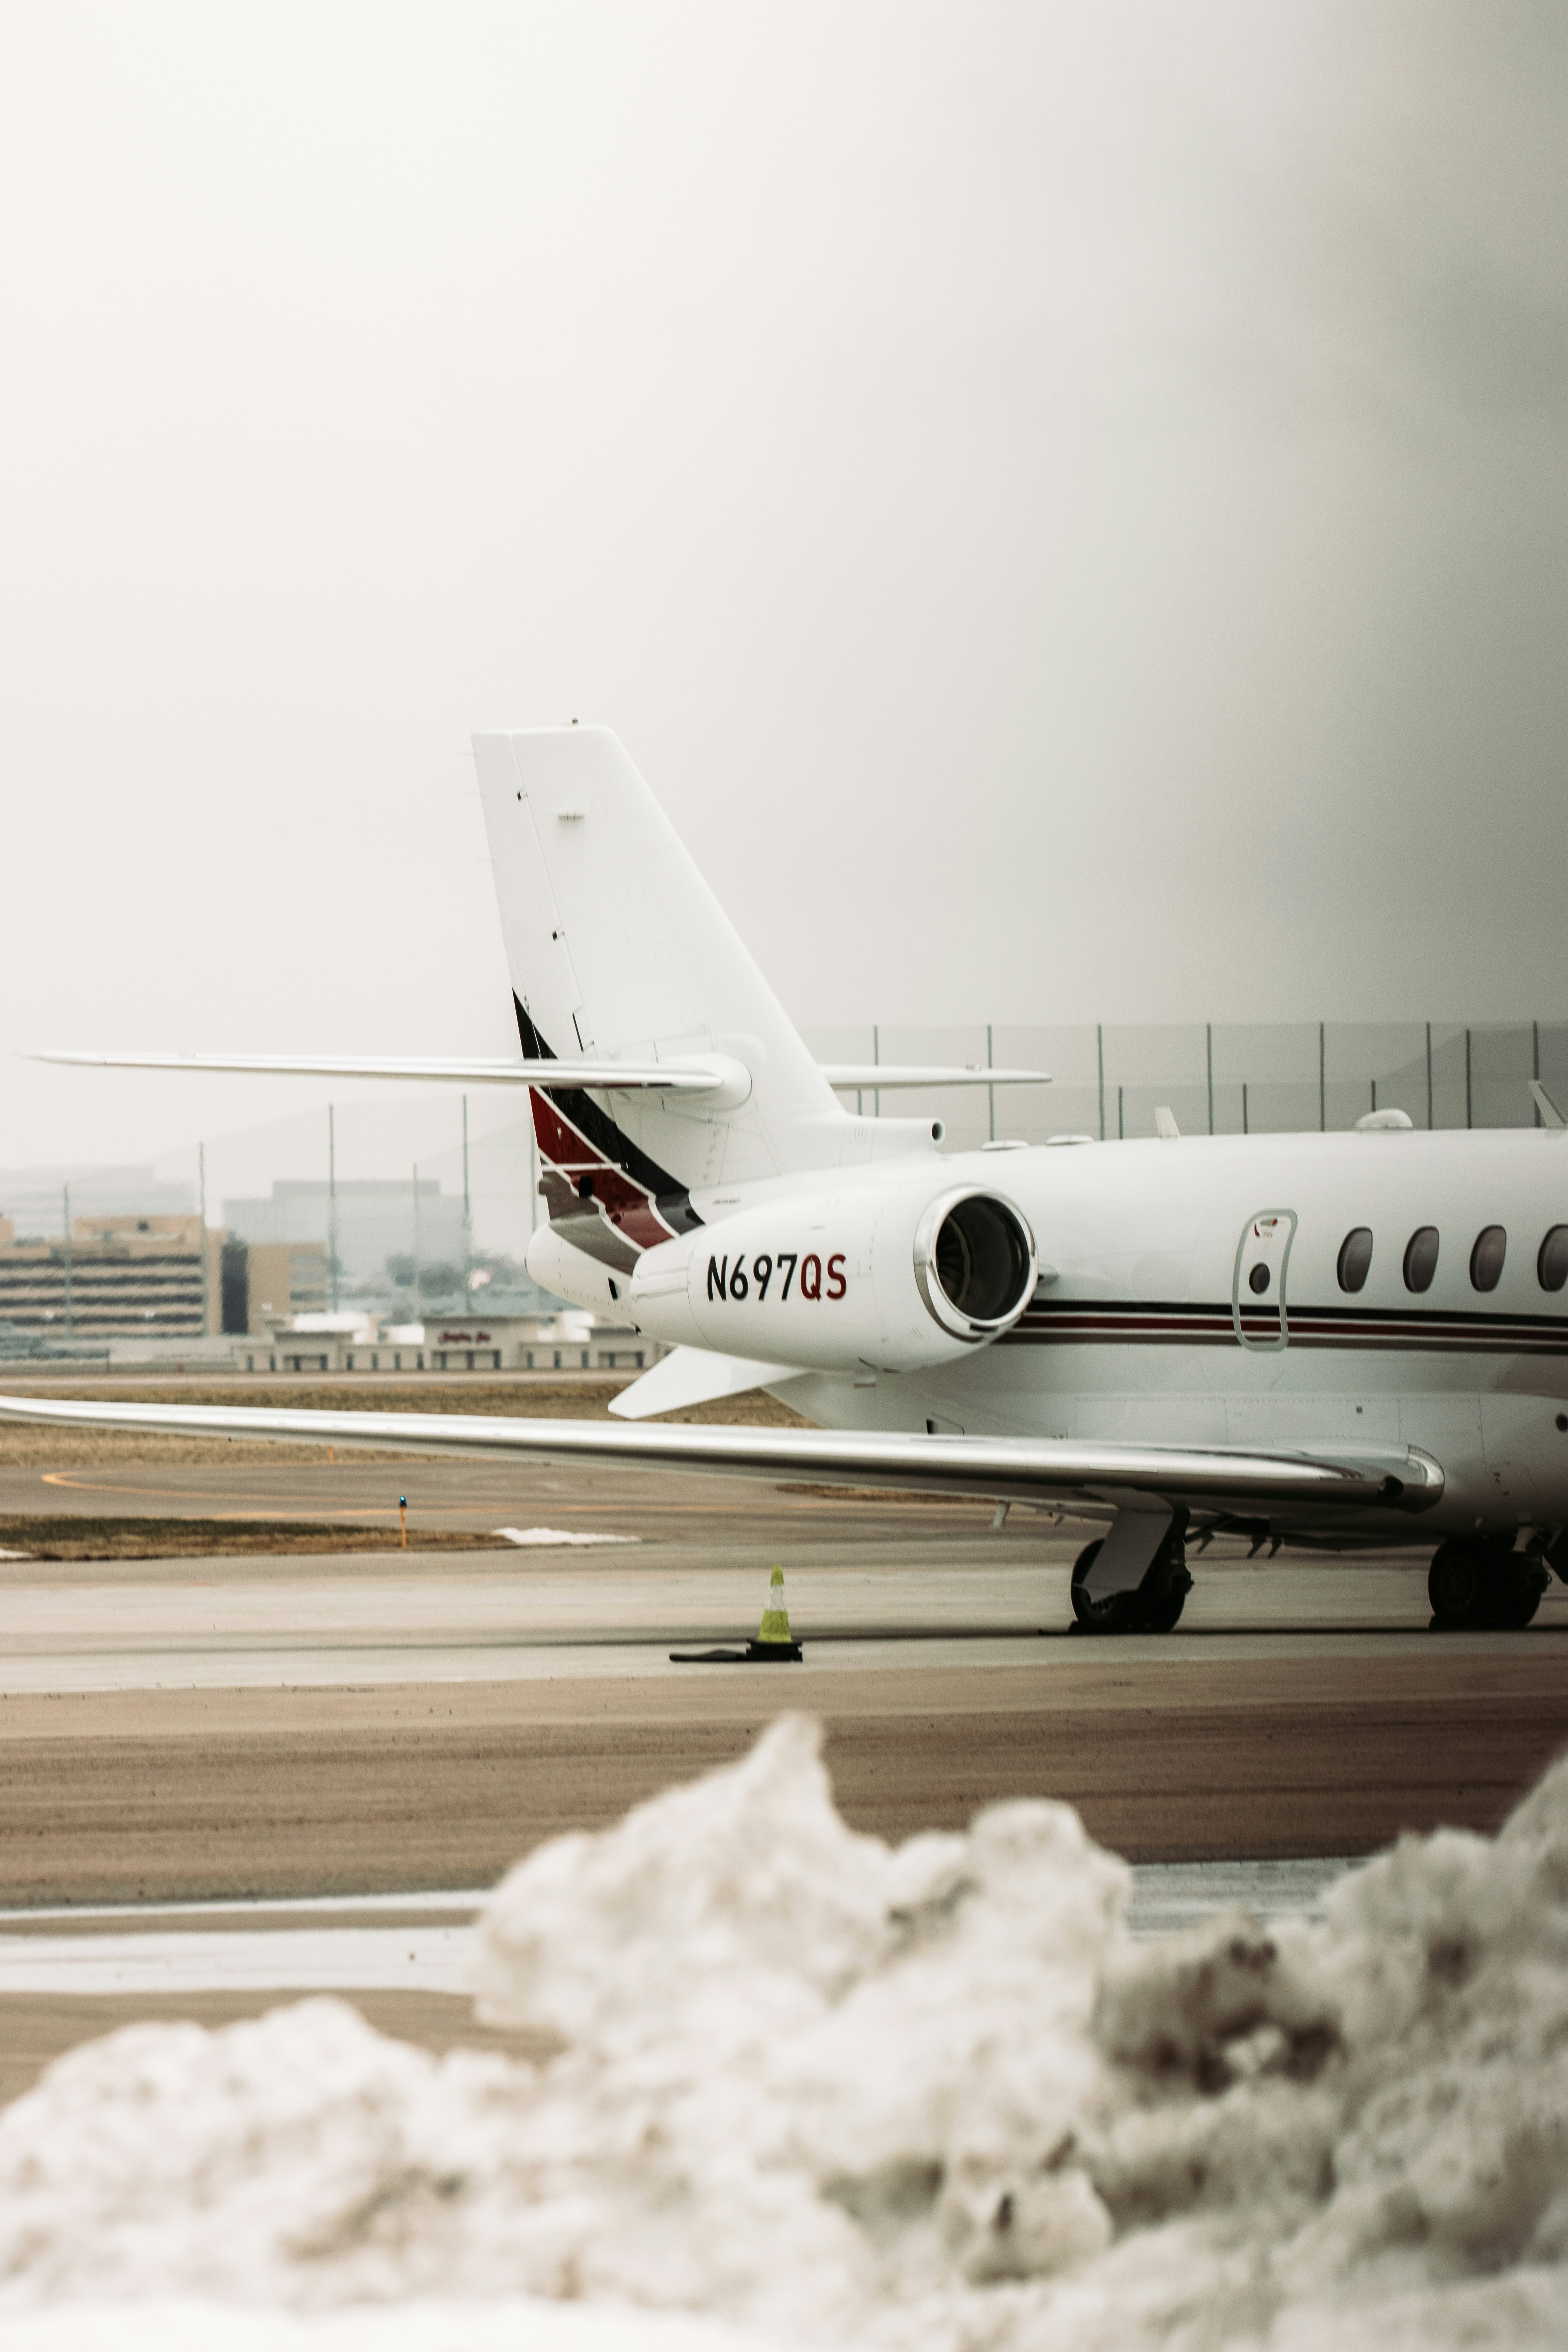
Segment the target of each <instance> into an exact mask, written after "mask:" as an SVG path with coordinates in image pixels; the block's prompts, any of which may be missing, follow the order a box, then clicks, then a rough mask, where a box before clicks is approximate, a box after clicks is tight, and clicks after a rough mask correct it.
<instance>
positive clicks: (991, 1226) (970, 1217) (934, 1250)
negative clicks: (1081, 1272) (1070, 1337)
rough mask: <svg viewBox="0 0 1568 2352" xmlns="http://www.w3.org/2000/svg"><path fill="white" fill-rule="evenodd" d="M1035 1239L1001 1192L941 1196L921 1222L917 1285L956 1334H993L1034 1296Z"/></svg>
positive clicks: (975, 1336)
mask: <svg viewBox="0 0 1568 2352" xmlns="http://www.w3.org/2000/svg"><path fill="white" fill-rule="evenodd" d="M1037 1272H1038V1269H1037V1263H1036V1255H1035V1239H1034V1235H1033V1234H1031V1233H1030V1231H1029V1227H1028V1223H1027V1221H1026V1218H1025V1217H1024V1215H1023V1213H1022V1212H1021V1211H1020V1210H1018V1209H1016V1208H1015V1207H1014V1206H1013V1204H1012V1202H1010V1201H1004V1200H1002V1199H1000V1198H999V1197H998V1196H997V1195H996V1194H995V1193H994V1192H970V1191H963V1192H942V1193H939V1195H938V1196H937V1198H936V1199H935V1200H934V1201H932V1202H931V1204H930V1206H929V1207H928V1208H927V1210H926V1212H925V1214H924V1215H923V1216H922V1217H921V1220H920V1223H919V1224H918V1225H917V1226H916V1227H915V1282H916V1284H917V1286H919V1289H920V1294H921V1298H922V1299H923V1300H924V1301H925V1305H926V1309H927V1312H928V1313H929V1314H930V1315H931V1318H933V1320H934V1321H936V1322H938V1323H940V1324H941V1326H942V1329H943V1330H944V1331H951V1332H952V1334H953V1336H954V1337H955V1338H956V1339H972V1340H976V1341H979V1340H984V1339H994V1338H995V1337H996V1335H997V1333H998V1332H999V1331H1005V1329H1006V1328H1008V1326H1009V1325H1010V1324H1012V1323H1014V1322H1016V1319H1017V1318H1018V1317H1019V1315H1020V1314H1022V1312H1023V1310H1024V1308H1025V1307H1026V1306H1027V1305H1028V1302H1029V1300H1030V1298H1031V1297H1032V1296H1033V1294H1034V1288H1035V1283H1036V1279H1037Z"/></svg>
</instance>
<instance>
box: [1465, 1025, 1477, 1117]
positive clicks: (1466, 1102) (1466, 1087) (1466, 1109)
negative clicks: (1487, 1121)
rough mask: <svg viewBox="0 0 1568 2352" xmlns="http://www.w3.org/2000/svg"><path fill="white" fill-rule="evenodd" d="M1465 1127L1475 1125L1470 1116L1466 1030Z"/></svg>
mask: <svg viewBox="0 0 1568 2352" xmlns="http://www.w3.org/2000/svg"><path fill="white" fill-rule="evenodd" d="M1465 1125H1466V1126H1467V1127H1473V1126H1474V1125H1475V1120H1474V1119H1473V1118H1471V1116H1470V1033H1469V1031H1468V1029H1467V1030H1466V1032H1465Z"/></svg>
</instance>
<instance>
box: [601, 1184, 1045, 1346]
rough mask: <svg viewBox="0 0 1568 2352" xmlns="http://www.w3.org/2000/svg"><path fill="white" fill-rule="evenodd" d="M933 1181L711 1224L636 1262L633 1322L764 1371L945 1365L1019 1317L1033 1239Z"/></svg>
mask: <svg viewBox="0 0 1568 2352" xmlns="http://www.w3.org/2000/svg"><path fill="white" fill-rule="evenodd" d="M930 1183H931V1175H930V1171H922V1172H921V1179H920V1181H919V1183H918V1185H916V1184H911V1183H910V1182H909V1181H905V1182H903V1183H899V1184H891V1183H889V1184H881V1185H868V1186H864V1187H862V1186H858V1185H857V1186H853V1187H851V1186H845V1187H843V1188H842V1189H839V1190H835V1191H825V1192H821V1193H819V1194H794V1195H791V1196H789V1197H787V1198H781V1199H780V1200H777V1201H773V1202H765V1203H759V1204H758V1205H757V1206H756V1207H754V1208H750V1209H743V1210H742V1211H741V1212H740V1213H739V1214H738V1215H736V1216H733V1217H727V1218H725V1219H724V1221H723V1222H722V1223H718V1224H712V1225H703V1226H701V1227H700V1228H699V1229H698V1230H697V1231H696V1232H694V1233H691V1234H682V1235H681V1236H680V1237H679V1240H676V1241H672V1242H665V1243H663V1244H660V1246H659V1247H658V1248H657V1249H651V1250H649V1251H647V1253H646V1255H644V1256H643V1257H642V1258H640V1259H639V1260H638V1262H637V1269H636V1271H635V1273H634V1274H633V1275H632V1276H631V1279H630V1282H629V1284H628V1286H627V1289H626V1307H627V1310H628V1311H629V1313H630V1315H631V1317H632V1319H633V1321H634V1322H635V1323H637V1326H638V1328H640V1329H642V1330H644V1331H647V1332H649V1333H651V1335H652V1336H653V1337H654V1338H655V1339H664V1340H667V1341H668V1342H669V1343H670V1344H671V1345H674V1346H684V1347H700V1348H713V1349H719V1350H721V1352H722V1353H723V1354H725V1355H731V1356H748V1357H752V1358H754V1359H755V1360H758V1361H760V1362H763V1363H773V1364H799V1365H801V1366H803V1367H805V1368H809V1369H811V1370H816V1371H853V1370H858V1368H859V1367H860V1366H861V1365H872V1366H874V1367H876V1369H878V1370H882V1371H915V1370H920V1369H921V1367H922V1366H925V1365H931V1364H943V1363H951V1362H952V1361H954V1360H956V1359H958V1358H959V1357H962V1356H964V1355H967V1354H968V1353H970V1352H971V1350H972V1349H975V1348H978V1347H984V1345H985V1343H986V1342H987V1341H988V1340H991V1339H997V1338H999V1337H1000V1336H1001V1334H1002V1333H1003V1332H1004V1331H1008V1330H1011V1328H1012V1327H1013V1325H1014V1324H1015V1323H1016V1321H1017V1319H1018V1318H1019V1316H1020V1315H1022V1313H1023V1312H1024V1309H1025V1307H1026V1306H1027V1305H1028V1303H1029V1301H1030V1299H1031V1298H1032V1297H1033V1296H1034V1291H1035V1283H1036V1279H1037V1260H1036V1252H1035V1239H1034V1235H1033V1234H1032V1233H1031V1232H1030V1230H1029V1223H1028V1220H1027V1218H1026V1216H1025V1215H1024V1213H1023V1212H1022V1210H1021V1209H1019V1208H1017V1207H1016V1205H1015V1204H1014V1202H1011V1201H1008V1200H1005V1199H1004V1198H1003V1197H1002V1195H1001V1194H1000V1193H997V1192H986V1191H983V1190H982V1189H980V1188H979V1187H978V1186H975V1185H970V1184H961V1185H954V1186H951V1187H949V1188H947V1189H946V1190H944V1191H942V1192H937V1193H935V1194H932V1193H931V1192H930V1190H929V1187H930Z"/></svg>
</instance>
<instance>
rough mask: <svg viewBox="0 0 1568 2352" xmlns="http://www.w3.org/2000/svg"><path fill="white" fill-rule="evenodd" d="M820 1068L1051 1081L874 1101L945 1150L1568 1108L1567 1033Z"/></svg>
mask: <svg viewBox="0 0 1568 2352" xmlns="http://www.w3.org/2000/svg"><path fill="white" fill-rule="evenodd" d="M805 1035H806V1042H807V1043H808V1045H810V1046H811V1048H812V1050H813V1052H814V1053H816V1055H818V1057H819V1058H820V1059H821V1060H823V1061H825V1062H826V1061H837V1062H847V1061H856V1062H868V1061H872V1060H877V1061H881V1062H889V1063H891V1062H902V1063H924V1064H930V1063H938V1062H941V1063H954V1062H959V1063H974V1064H993V1065H995V1066H1004V1067H1012V1068H1016V1069H1032V1070H1044V1071H1047V1072H1048V1073H1049V1075H1050V1078H1051V1084H1050V1085H1049V1086H1048V1087H1047V1086H1042V1087H1028V1086H1023V1087H1014V1086H1008V1087H994V1088H991V1087H985V1088H973V1089H965V1090H963V1091H961V1090H960V1089H958V1088H956V1087H948V1088H944V1089H942V1090H941V1091H940V1092H938V1091H936V1090H932V1091H931V1092H930V1093H929V1094H928V1093H917V1092H914V1091H910V1092H905V1091H902V1090H900V1091H899V1092H896V1093H893V1092H889V1093H886V1094H883V1095H880V1096H879V1095H877V1094H876V1092H875V1091H874V1090H873V1089H870V1088H868V1089H866V1090H865V1091H864V1092H863V1093H862V1095H861V1097H860V1098H859V1102H860V1108H861V1109H862V1110H863V1111H864V1112H866V1113H867V1114H872V1113H874V1112H879V1113H880V1115H881V1116H883V1117H889V1116H908V1117H915V1116H920V1117H923V1118H942V1119H943V1120H944V1121H945V1122H946V1127H947V1148H948V1149H949V1150H963V1149H965V1148H966V1147H972V1146H973V1145H975V1144H979V1143H984V1142H985V1141H987V1140H988V1139H991V1138H993V1137H1017V1138H1020V1139H1023V1140H1024V1141H1026V1142H1029V1143H1043V1142H1044V1141H1045V1140H1046V1139H1047V1136H1052V1135H1064V1134H1068V1135H1090V1136H1097V1137H1100V1138H1110V1137H1115V1136H1138V1135H1152V1134H1153V1133H1154V1132H1155V1127H1154V1114H1155V1111H1156V1110H1157V1109H1159V1108H1168V1109H1169V1110H1170V1111H1171V1112H1172V1114H1173V1117H1174V1118H1175V1121H1176V1124H1177V1126H1178V1127H1179V1128H1180V1129H1181V1130H1182V1132H1183V1134H1184V1135H1242V1134H1247V1133H1253V1134H1259V1135H1263V1134H1269V1135H1293V1134H1300V1133H1303V1132H1305V1131H1306V1130H1307V1129H1311V1128H1325V1129H1326V1128H1339V1129H1344V1128H1350V1127H1353V1126H1354V1124H1355V1122H1356V1120H1357V1119H1358V1118H1363V1117H1364V1115H1365V1114H1366V1113H1367V1112H1368V1111H1373V1110H1402V1111H1404V1112H1405V1114H1406V1116H1407V1117H1408V1118H1409V1119H1410V1120H1411V1122H1412V1124H1413V1125H1414V1126H1415V1127H1432V1128H1439V1127H1440V1128H1458V1127H1532V1126H1536V1125H1539V1124H1540V1120H1541V1112H1540V1109H1539V1108H1538V1107H1537V1104H1536V1102H1535V1098H1534V1097H1533V1096H1532V1095H1531V1090H1530V1081H1531V1078H1535V1079H1538V1080H1539V1081H1540V1083H1541V1084H1542V1087H1544V1088H1545V1090H1546V1092H1547V1094H1548V1095H1549V1096H1550V1097H1552V1099H1553V1100H1554V1101H1556V1102H1558V1103H1560V1104H1562V1105H1563V1108H1564V1109H1565V1111H1568V1023H1547V1022H1520V1023H1514V1024H1490V1025H1487V1026H1474V1027H1470V1028H1466V1027H1464V1026H1463V1025H1462V1024H1456V1023H1449V1022H1419V1021H1410V1022H1391V1021H1356V1022H1349V1021H1328V1022H1289V1023H1285V1022H1281V1023H1262V1022H1215V1023H1212V1024H1205V1023H1202V1022H1190V1023H1174V1022H1172V1023H1150V1024H1141V1025H1133V1024H1105V1025H1103V1026H1096V1025H1094V1024H1079V1025H1077V1026H1072V1027H1067V1026H1060V1027H1054V1028H1025V1027H1017V1026H1014V1025H1012V1024H1000V1023H998V1024H995V1025H994V1026H990V1027H988V1026H986V1025H985V1024H984V1023H976V1024H972V1025H970V1026H968V1027H964V1028H928V1029H916V1028H907V1027H899V1026H891V1027H887V1028H881V1027H876V1028H854V1029H847V1028H846V1029H810V1030H807V1031H806V1033H805Z"/></svg>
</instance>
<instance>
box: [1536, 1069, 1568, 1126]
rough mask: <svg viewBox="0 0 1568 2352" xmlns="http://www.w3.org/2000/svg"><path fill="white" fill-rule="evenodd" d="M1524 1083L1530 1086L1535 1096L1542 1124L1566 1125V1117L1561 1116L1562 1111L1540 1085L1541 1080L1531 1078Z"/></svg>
mask: <svg viewBox="0 0 1568 2352" xmlns="http://www.w3.org/2000/svg"><path fill="white" fill-rule="evenodd" d="M1526 1083H1527V1084H1528V1086H1529V1087H1530V1091H1531V1094H1532V1095H1533V1096H1534V1097H1535V1108H1536V1109H1537V1110H1538V1111H1539V1112H1540V1113H1541V1124H1542V1127H1568V1118H1563V1114H1562V1112H1561V1111H1560V1110H1559V1109H1558V1108H1557V1106H1556V1104H1555V1103H1554V1102H1553V1101H1552V1097H1551V1096H1550V1095H1549V1094H1548V1093H1547V1091H1546V1088H1545V1087H1543V1086H1542V1083H1541V1080H1540V1079H1539V1078H1531V1079H1528V1080H1527V1081H1526Z"/></svg>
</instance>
